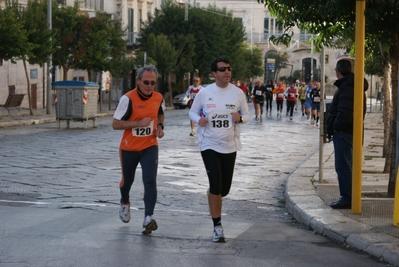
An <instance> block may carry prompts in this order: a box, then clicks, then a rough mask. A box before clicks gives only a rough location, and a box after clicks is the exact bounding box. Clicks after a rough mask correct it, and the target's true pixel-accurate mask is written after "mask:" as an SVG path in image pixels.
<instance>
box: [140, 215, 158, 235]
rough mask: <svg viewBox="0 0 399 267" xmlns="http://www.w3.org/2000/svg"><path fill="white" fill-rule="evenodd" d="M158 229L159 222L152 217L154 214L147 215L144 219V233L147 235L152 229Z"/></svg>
mask: <svg viewBox="0 0 399 267" xmlns="http://www.w3.org/2000/svg"><path fill="white" fill-rule="evenodd" d="M157 229H158V225H157V222H156V221H155V220H154V219H153V218H152V216H146V217H145V219H144V221H143V231H142V233H143V234H145V235H149V234H151V233H152V231H155V230H157Z"/></svg>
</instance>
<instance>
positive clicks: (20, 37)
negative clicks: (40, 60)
mask: <svg viewBox="0 0 399 267" xmlns="http://www.w3.org/2000/svg"><path fill="white" fill-rule="evenodd" d="M19 12H20V10H19V7H18V4H17V3H16V2H11V3H8V4H7V5H6V7H5V8H4V9H0V36H1V42H0V58H2V59H4V60H11V61H12V62H13V63H15V60H17V59H19V58H20V57H21V55H23V54H26V49H27V47H26V46H27V43H28V42H27V41H28V37H27V36H26V34H25V30H24V28H23V24H22V23H20V20H19ZM28 46H29V44H28Z"/></svg>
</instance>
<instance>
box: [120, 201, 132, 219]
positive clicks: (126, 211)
mask: <svg viewBox="0 0 399 267" xmlns="http://www.w3.org/2000/svg"><path fill="white" fill-rule="evenodd" d="M119 218H120V219H121V220H122V222H124V223H128V222H129V221H130V204H122V203H121V207H120V209H119Z"/></svg>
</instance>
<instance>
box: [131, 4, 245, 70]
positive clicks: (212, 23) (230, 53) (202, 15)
mask: <svg viewBox="0 0 399 267" xmlns="http://www.w3.org/2000/svg"><path fill="white" fill-rule="evenodd" d="M215 13H216V14H217V15H215ZM151 33H153V34H154V35H155V36H158V35H160V34H164V35H165V36H167V38H168V40H169V41H170V42H171V44H172V45H173V47H174V48H175V49H176V51H180V52H179V55H178V59H177V62H176V69H175V73H176V74H177V75H179V76H180V77H182V76H183V75H182V74H183V73H185V72H194V71H196V70H198V73H199V75H200V76H202V77H205V76H206V75H207V74H209V73H210V63H211V62H212V61H213V60H214V59H215V58H216V57H219V56H224V57H227V58H229V59H230V61H231V62H232V67H233V70H236V69H237V70H238V69H240V67H239V64H241V63H242V62H240V61H239V59H240V56H241V54H242V52H243V47H245V43H244V37H245V32H244V29H243V27H242V25H241V24H239V22H238V21H236V20H234V19H233V18H232V15H231V13H227V12H226V10H218V9H215V8H213V7H209V8H208V9H202V8H198V7H192V6H189V15H188V20H187V21H185V20H184V9H183V8H181V7H179V6H177V5H176V4H175V3H174V2H172V1H167V2H165V3H164V4H163V5H162V7H161V10H158V9H156V10H155V13H154V16H152V17H150V18H149V19H148V21H147V22H146V23H144V24H143V27H142V30H141V36H140V38H139V39H138V42H139V43H140V45H141V47H142V48H144V49H147V47H148V36H149V35H150V34H151ZM236 74H238V73H236V71H234V75H236Z"/></svg>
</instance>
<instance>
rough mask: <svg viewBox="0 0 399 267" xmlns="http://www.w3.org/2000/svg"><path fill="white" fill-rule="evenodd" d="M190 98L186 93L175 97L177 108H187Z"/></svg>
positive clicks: (174, 104)
mask: <svg viewBox="0 0 399 267" xmlns="http://www.w3.org/2000/svg"><path fill="white" fill-rule="evenodd" d="M189 100H190V98H189V97H188V96H186V93H184V94H179V95H177V96H175V97H174V98H173V106H175V108H180V109H185V108H186V107H187V105H188V101H189Z"/></svg>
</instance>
